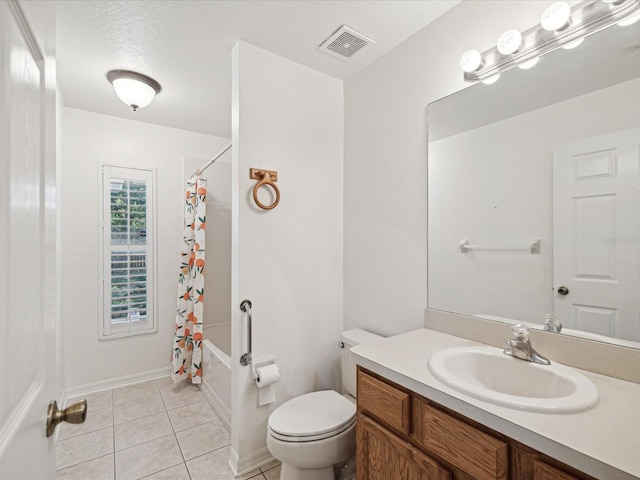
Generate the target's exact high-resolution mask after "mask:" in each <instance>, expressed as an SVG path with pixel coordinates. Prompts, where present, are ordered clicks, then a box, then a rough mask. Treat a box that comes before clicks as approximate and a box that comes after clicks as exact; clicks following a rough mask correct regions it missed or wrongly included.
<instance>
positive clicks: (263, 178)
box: [249, 168, 280, 210]
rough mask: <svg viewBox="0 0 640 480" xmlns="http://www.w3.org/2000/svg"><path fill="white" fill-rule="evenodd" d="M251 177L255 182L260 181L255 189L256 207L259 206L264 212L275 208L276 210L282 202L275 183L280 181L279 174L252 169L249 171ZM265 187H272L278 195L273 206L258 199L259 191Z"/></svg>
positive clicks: (254, 199)
mask: <svg viewBox="0 0 640 480" xmlns="http://www.w3.org/2000/svg"><path fill="white" fill-rule="evenodd" d="M249 177H250V178H251V179H253V180H260V181H259V182H258V183H256V185H255V186H254V187H253V201H254V202H256V205H258V206H259V207H260V208H262V209H263V210H271V209H273V208H276V206H277V205H278V203H279V202H280V190H279V189H278V187H277V186H276V184H275V183H273V182H277V181H278V172H276V171H273V170H263V169H261V168H251V169H249ZM263 185H267V186H269V187H271V188H272V189H273V192H274V193H275V195H276V199H275V200H274V202H273V203H272V204H271V205H265V204H264V203H262V202H261V201H260V199H259V198H258V190H259V189H260V187H262V186H263Z"/></svg>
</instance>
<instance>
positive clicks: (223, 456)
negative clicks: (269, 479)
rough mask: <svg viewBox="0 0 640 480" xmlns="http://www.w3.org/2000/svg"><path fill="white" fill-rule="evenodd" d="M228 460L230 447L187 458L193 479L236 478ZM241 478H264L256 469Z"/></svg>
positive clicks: (232, 479)
mask: <svg viewBox="0 0 640 480" xmlns="http://www.w3.org/2000/svg"><path fill="white" fill-rule="evenodd" d="M228 462H229V448H228V447H227V448H220V449H218V450H215V451H213V452H209V453H207V454H205V455H201V456H199V457H196V458H194V459H191V460H187V468H188V469H189V475H191V480H236V479H235V477H234V476H233V474H232V473H231V468H229V463H228ZM241 478H242V479H243V480H244V479H248V478H252V479H256V480H264V479H263V477H262V474H261V473H260V470H254V471H252V472H250V473H248V474H247V475H244V476H242V477H241Z"/></svg>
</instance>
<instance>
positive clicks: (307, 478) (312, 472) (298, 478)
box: [280, 463, 336, 480]
mask: <svg viewBox="0 0 640 480" xmlns="http://www.w3.org/2000/svg"><path fill="white" fill-rule="evenodd" d="M335 478H336V477H335V474H334V471H333V465H332V466H330V467H325V468H298V467H294V466H293V465H290V464H288V463H283V464H282V467H281V469H280V480H335Z"/></svg>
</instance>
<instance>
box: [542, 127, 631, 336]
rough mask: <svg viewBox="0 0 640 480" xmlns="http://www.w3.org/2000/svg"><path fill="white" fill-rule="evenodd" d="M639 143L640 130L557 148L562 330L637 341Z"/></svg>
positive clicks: (557, 278)
mask: <svg viewBox="0 0 640 480" xmlns="http://www.w3.org/2000/svg"><path fill="white" fill-rule="evenodd" d="M639 145H640V129H639V128H635V129H631V130H624V131H621V132H616V133H612V134H607V135H602V136H598V137H593V138H588V139H585V140H580V141H576V142H571V143H568V144H564V145H561V146H558V147H556V148H555V149H554V157H553V162H554V165H553V167H554V172H553V182H554V185H553V189H554V198H553V204H554V206H553V231H554V236H553V271H554V273H553V275H554V287H555V292H554V312H555V314H556V315H558V316H559V317H560V321H561V322H562V323H563V325H564V326H565V327H569V328H575V329H578V330H581V331H586V332H592V333H596V334H602V335H607V336H610V337H616V338H620V339H626V340H633V341H640V172H639V168H640V155H639ZM561 286H564V287H566V290H565V289H560V287H561Z"/></svg>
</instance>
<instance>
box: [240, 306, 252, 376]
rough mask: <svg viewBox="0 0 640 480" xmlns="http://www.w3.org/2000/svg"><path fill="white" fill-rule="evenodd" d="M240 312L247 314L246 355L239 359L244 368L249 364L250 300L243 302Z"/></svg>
mask: <svg viewBox="0 0 640 480" xmlns="http://www.w3.org/2000/svg"><path fill="white" fill-rule="evenodd" d="M240 310H242V311H243V312H245V313H246V314H247V353H243V354H242V356H241V357H240V365H242V366H243V367H246V366H247V365H249V364H250V363H251V300H243V301H242V302H241V303H240Z"/></svg>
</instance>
